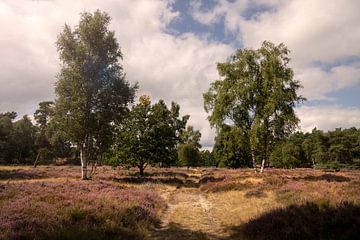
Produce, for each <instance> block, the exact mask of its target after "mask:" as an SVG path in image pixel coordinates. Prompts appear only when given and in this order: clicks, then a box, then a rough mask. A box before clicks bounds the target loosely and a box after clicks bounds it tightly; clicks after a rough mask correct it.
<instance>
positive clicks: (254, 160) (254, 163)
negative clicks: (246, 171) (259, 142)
mask: <svg viewBox="0 0 360 240" xmlns="http://www.w3.org/2000/svg"><path fill="white" fill-rule="evenodd" d="M251 158H252V162H253V167H254V170H255V172H257V168H256V159H255V153H254V150H251Z"/></svg>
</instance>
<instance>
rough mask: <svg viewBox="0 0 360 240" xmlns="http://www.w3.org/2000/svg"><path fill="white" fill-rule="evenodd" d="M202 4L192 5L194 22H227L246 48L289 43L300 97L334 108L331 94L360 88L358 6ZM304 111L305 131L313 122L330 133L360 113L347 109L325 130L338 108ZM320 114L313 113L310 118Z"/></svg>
mask: <svg viewBox="0 0 360 240" xmlns="http://www.w3.org/2000/svg"><path fill="white" fill-rule="evenodd" d="M201 4H202V3H200V2H196V3H195V4H193V5H192V6H191V10H190V12H191V14H192V17H193V19H195V20H196V21H198V22H200V23H202V24H205V25H210V24H213V23H216V22H219V21H224V26H225V28H226V29H227V31H230V32H232V33H233V34H237V39H238V41H239V42H240V43H241V44H242V45H243V46H244V47H249V48H258V47H259V46H260V45H261V42H262V41H264V40H270V41H272V42H274V43H276V44H278V43H281V42H283V43H285V45H287V46H288V47H289V49H290V50H291V57H292V62H291V66H292V67H293V68H294V71H295V78H296V79H299V80H300V81H301V83H302V85H303V86H304V88H303V89H302V90H301V94H302V95H304V96H305V97H306V98H307V99H308V100H310V101H312V100H322V101H329V104H334V103H333V102H334V101H336V100H337V99H334V97H329V95H330V94H332V93H336V91H339V90H342V89H347V88H351V87H355V86H359V84H360V61H359V59H360V57H359V56H360V45H359V44H358V43H359V40H360V15H359V14H358V9H360V2H359V1H357V0H346V1H341V2H339V1H328V0H318V1H311V0H291V1H283V0H274V1H261V0H259V1H250V0H236V1H216V4H215V6H214V7H213V8H211V9H207V10H203V9H202V8H201V6H202V5H201ZM349 59H355V60H352V61H349ZM354 104H355V105H356V104H358V103H354ZM304 109H305V108H303V109H301V110H299V113H302V114H301V116H300V117H301V119H302V126H303V127H304V128H305V129H307V125H309V124H308V123H309V121H310V122H312V124H313V125H314V124H315V125H319V126H324V127H326V128H331V127H339V126H349V125H348V124H347V123H348V119H347V117H348V116H349V115H351V114H354V111H355V110H356V109H355V110H354V109H353V108H350V109H349V108H344V109H342V110H341V111H340V112H341V113H344V114H342V115H337V117H336V118H332V119H335V120H336V121H335V120H334V121H329V122H328V125H324V124H323V123H322V122H320V121H321V120H322V119H326V117H328V115H327V113H328V112H329V111H330V110H331V109H334V111H333V112H332V113H335V112H336V111H337V110H339V106H338V107H335V106H329V107H327V108H326V109H327V111H319V112H318V113H317V114H316V116H317V117H316V118H313V117H311V116H308V115H307V114H304ZM307 110H308V111H309V109H307ZM315 112H316V110H315V109H314V110H313V111H312V112H311V113H315ZM355 112H356V111H355ZM321 114H324V116H321ZM352 123H354V122H352ZM354 124H355V123H354Z"/></svg>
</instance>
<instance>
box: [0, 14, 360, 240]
mask: <svg viewBox="0 0 360 240" xmlns="http://www.w3.org/2000/svg"><path fill="white" fill-rule="evenodd" d="M110 20H111V19H110V16H109V15H108V14H107V13H105V12H101V11H99V10H98V11H95V12H94V13H88V12H85V13H82V14H81V18H80V21H79V24H78V25H77V26H75V27H74V28H72V27H71V26H69V25H65V26H64V28H63V29H62V31H61V32H60V34H59V35H58V38H57V42H56V47H57V50H58V53H59V58H60V61H61V67H60V70H59V73H58V75H57V81H56V85H55V96H56V97H55V99H54V100H53V101H43V102H40V103H39V106H38V109H37V110H36V111H35V113H34V114H33V115H32V116H28V115H25V116H23V117H22V118H18V116H17V113H16V112H6V113H0V163H2V164H3V165H4V166H0V209H1V211H0V239H355V238H356V237H358V236H359V234H360V233H359V229H360V207H359V203H360V198H359V196H360V188H359V186H360V182H359V179H360V173H359V170H357V169H358V168H359V167H360V129H357V128H355V127H353V128H349V129H340V128H338V129H335V130H332V131H328V132H325V131H322V130H318V129H316V128H315V129H313V130H312V132H311V133H309V132H308V133H303V132H300V131H298V124H299V119H298V117H297V116H296V114H295V110H294V109H295V107H296V106H297V105H298V104H301V103H302V102H303V101H305V100H306V99H305V98H304V97H302V96H301V95H299V94H298V90H299V89H300V88H301V85H300V82H299V81H298V80H295V79H294V73H293V70H292V69H291V68H290V67H289V62H290V58H289V54H290V52H289V50H288V49H287V47H286V46H285V45H284V44H279V45H275V44H273V43H271V42H268V41H264V42H263V44H262V46H261V47H260V48H259V49H256V50H254V49H239V50H237V51H236V52H235V54H234V55H232V56H230V57H229V59H228V60H227V61H226V62H223V63H218V64H217V69H218V73H219V76H220V78H219V79H218V80H216V81H214V82H213V83H212V84H211V85H210V87H209V89H208V91H207V92H205V93H204V94H203V99H204V107H205V111H206V112H207V113H208V114H209V116H208V120H209V123H210V125H211V126H212V127H214V128H216V137H215V144H214V147H213V150H212V151H209V150H201V147H202V146H201V144H200V139H201V133H200V131H198V130H196V129H194V127H192V126H189V125H188V120H189V118H190V116H189V115H184V116H181V115H180V105H179V104H177V103H175V102H172V103H170V105H168V104H167V103H165V101H163V100H159V101H157V102H152V101H151V99H150V97H149V96H145V95H144V96H140V97H139V99H138V100H136V99H135V96H136V92H137V90H138V88H139V85H138V83H129V82H128V81H127V79H126V75H125V70H124V69H123V66H122V64H121V62H120V61H121V60H122V57H123V55H122V52H121V50H120V46H119V44H118V42H117V40H116V38H115V33H114V32H113V31H111V30H109V29H108V27H109V24H110ZM66 164H72V165H80V164H81V171H80V167H77V166H66ZM9 165H12V166H9ZM27 165H32V166H27ZM57 165H61V166H57ZM195 167H196V168H195ZM266 167H270V168H269V169H268V170H265V171H264V169H265V168H266ZM258 168H260V171H259V173H258ZM289 168H298V169H289ZM254 170H255V171H254ZM325 171H332V173H327V172H325ZM335 171H336V172H335ZM337 171H340V172H337ZM260 172H261V173H260ZM80 173H81V177H80ZM88 179H91V181H82V180H88Z"/></svg>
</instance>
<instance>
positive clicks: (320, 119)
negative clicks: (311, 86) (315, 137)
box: [296, 105, 360, 132]
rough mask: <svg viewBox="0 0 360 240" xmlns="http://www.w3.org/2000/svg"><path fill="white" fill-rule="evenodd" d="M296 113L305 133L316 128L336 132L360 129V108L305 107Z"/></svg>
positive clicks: (333, 106)
mask: <svg viewBox="0 0 360 240" xmlns="http://www.w3.org/2000/svg"><path fill="white" fill-rule="evenodd" d="M296 111H297V114H298V115H299V117H300V119H301V130H302V131H305V132H310V131H311V130H312V129H313V128H314V127H316V128H317V129H321V130H334V129H335V128H338V127H342V128H350V127H357V128H360V121H359V119H360V108H357V107H341V106H337V105H331V106H325V107H305V106H304V107H301V108H298V109H297V110H296Z"/></svg>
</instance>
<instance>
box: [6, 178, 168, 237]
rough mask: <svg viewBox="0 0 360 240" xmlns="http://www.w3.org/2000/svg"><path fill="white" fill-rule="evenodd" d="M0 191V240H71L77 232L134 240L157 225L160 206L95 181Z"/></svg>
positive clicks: (144, 195) (150, 195)
mask: <svg viewBox="0 0 360 240" xmlns="http://www.w3.org/2000/svg"><path fill="white" fill-rule="evenodd" d="M0 189H1V190H0V208H1V212H0V239H48V238H53V237H54V236H57V237H58V238H59V239H61V238H66V239H77V237H78V236H80V235H82V234H80V232H86V234H85V235H86V236H87V235H89V234H92V235H94V237H93V238H94V239H99V237H100V236H102V237H104V238H107V239H108V238H110V239H117V238H118V237H123V238H124V237H129V238H130V239H134V238H136V237H139V236H141V234H143V233H141V231H140V232H139V231H138V230H139V229H142V228H146V227H148V226H150V225H153V224H155V223H156V222H157V221H158V220H157V213H158V210H159V209H160V208H161V206H162V205H163V201H162V199H161V198H160V197H159V196H158V195H157V194H156V193H154V192H149V191H145V190H140V189H135V188H123V187H119V186H116V185H113V184H111V183H110V182H101V181H99V182H91V181H87V182H84V181H65V182H51V183H48V182H43V183H41V182H34V183H24V182H20V183H10V184H2V185H0ZM144 226H145V227H144ZM79 229H80V232H79ZM66 236H70V237H66ZM90 239H91V238H90ZM121 239H122V238H121ZM125 239H126V238H125Z"/></svg>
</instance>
